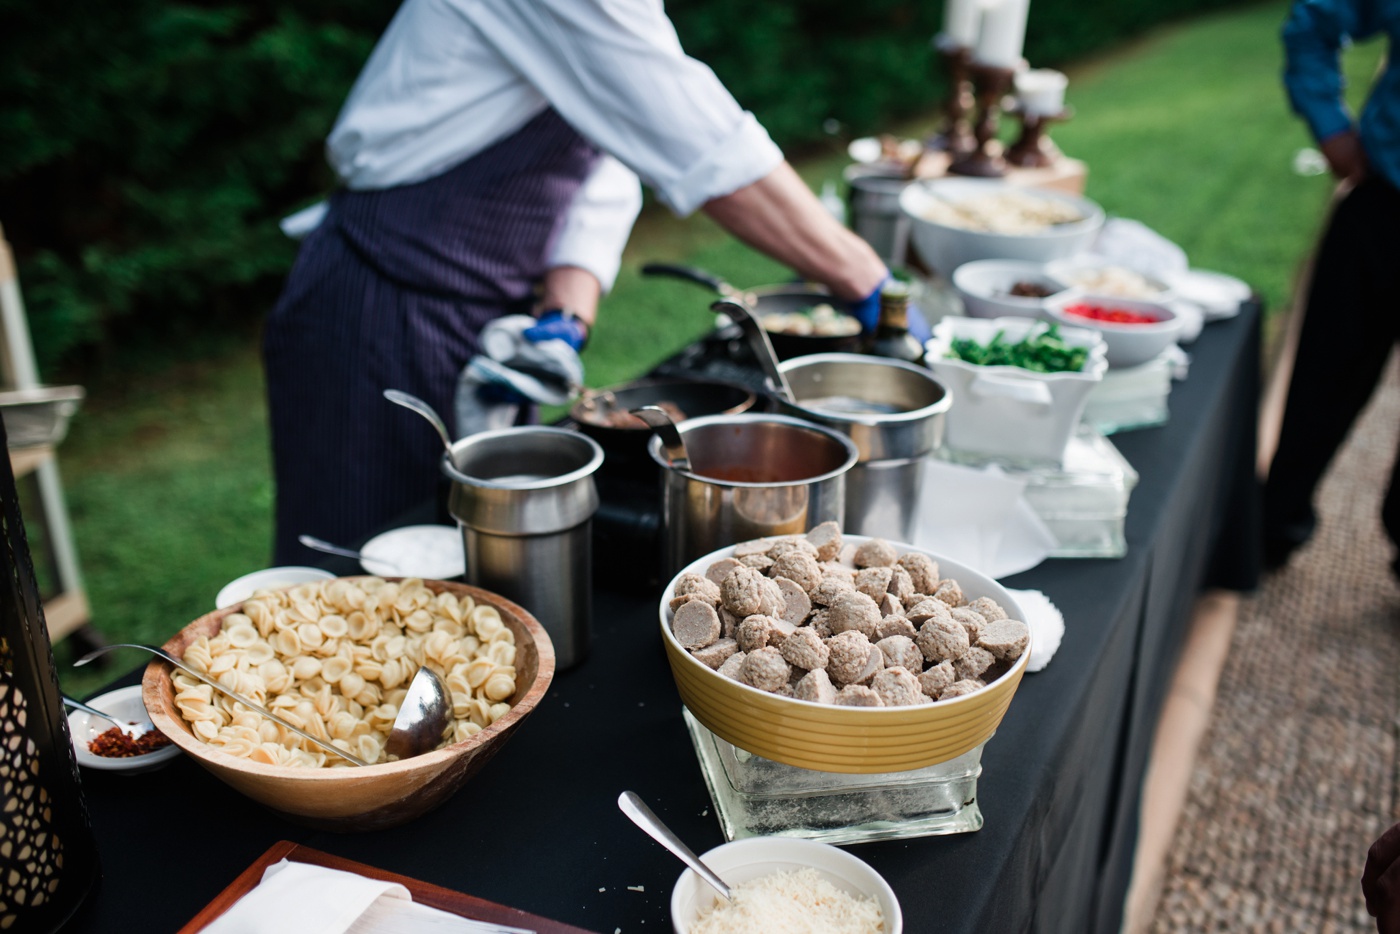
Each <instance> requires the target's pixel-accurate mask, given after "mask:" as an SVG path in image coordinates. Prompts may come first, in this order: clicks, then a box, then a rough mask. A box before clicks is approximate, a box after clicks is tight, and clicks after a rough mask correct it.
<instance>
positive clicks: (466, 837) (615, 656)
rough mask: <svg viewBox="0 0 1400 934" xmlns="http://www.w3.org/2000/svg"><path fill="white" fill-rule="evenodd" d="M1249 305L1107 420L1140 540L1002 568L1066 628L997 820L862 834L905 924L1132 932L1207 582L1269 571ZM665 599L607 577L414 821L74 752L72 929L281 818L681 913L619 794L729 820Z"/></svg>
mask: <svg viewBox="0 0 1400 934" xmlns="http://www.w3.org/2000/svg"><path fill="white" fill-rule="evenodd" d="M1259 317H1260V316H1259V309H1258V307H1257V306H1254V305H1250V306H1247V307H1246V308H1245V309H1244V311H1243V312H1242V313H1241V314H1240V315H1239V316H1238V317H1236V318H1233V319H1231V320H1228V321H1224V322H1219V323H1214V324H1211V325H1208V326H1207V327H1206V329H1205V333H1204V334H1203V335H1202V336H1201V338H1200V339H1199V340H1198V341H1197V342H1196V343H1195V344H1194V345H1193V346H1192V347H1191V348H1190V352H1191V355H1192V357H1193V362H1192V365H1191V373H1190V378H1189V379H1188V380H1187V381H1186V382H1184V383H1179V384H1177V385H1176V386H1175V388H1174V389H1173V391H1172V395H1171V412H1172V416H1171V421H1170V423H1169V424H1168V425H1166V426H1164V427H1162V428H1155V429H1149V430H1143V431H1138V432H1133V433H1128V434H1122V435H1118V436H1115V437H1114V439H1113V440H1114V443H1115V444H1116V445H1117V446H1118V448H1119V449H1120V450H1121V451H1122V453H1123V454H1124V455H1125V456H1126V458H1127V459H1128V460H1129V461H1130V462H1131V463H1132V464H1133V466H1134V467H1135V468H1136V469H1137V470H1138V471H1139V473H1140V475H1141V480H1140V483H1139V485H1138V487H1137V489H1136V491H1135V492H1134V493H1133V495H1132V500H1131V504H1130V508H1129V514H1128V520H1127V530H1126V531H1127V539H1128V542H1129V551H1128V555H1127V557H1125V558H1122V559H1119V560H1051V561H1048V562H1046V563H1044V564H1042V565H1041V566H1040V567H1038V568H1035V569H1034V570H1032V571H1028V572H1026V573H1024V574H1019V575H1017V576H1015V577H1013V578H1010V579H1008V580H1007V581H1006V583H1007V584H1008V586H1011V587H1017V588H1035V589H1039V590H1042V591H1044V592H1045V593H1046V594H1047V595H1048V596H1049V597H1050V598H1051V599H1052V600H1053V601H1054V602H1055V603H1056V604H1057V605H1058V606H1059V607H1060V609H1061V610H1062V611H1063V613H1064V617H1065V620H1066V624H1067V625H1066V633H1065V637H1064V642H1063V644H1062V645H1061V647H1060V649H1059V652H1058V654H1057V655H1056V656H1055V658H1054V661H1053V662H1052V663H1051V664H1050V666H1049V667H1048V668H1047V669H1046V670H1045V671H1043V672H1040V673H1038V674H1032V675H1028V676H1026V678H1025V680H1024V682H1023V683H1022V686H1021V689H1020V691H1019V693H1018V694H1017V696H1016V698H1015V700H1014V701H1013V702H1012V705H1011V708H1010V710H1009V712H1008V713H1007V716H1006V719H1005V720H1004V722H1003V723H1002V725H1001V729H1000V730H999V732H998V733H997V735H996V736H995V737H994V738H993V739H992V740H991V742H990V743H989V744H988V746H987V748H986V751H985V754H984V756H983V759H982V765H983V769H984V771H983V775H982V778H981V782H980V786H979V801H980V805H981V808H982V811H983V813H984V815H985V818H986V825H985V826H984V827H983V828H982V829H981V830H980V831H978V832H976V833H971V834H963V835H958V836H948V837H927V838H921V839H913V840H902V841H894V842H882V843H870V844H863V845H859V846H856V847H853V848H852V850H853V852H855V853H856V854H857V855H859V856H860V857H862V858H863V859H865V860H867V861H868V862H869V863H870V864H871V865H873V866H874V867H875V868H876V869H877V870H879V871H880V872H881V873H882V874H884V876H885V877H886V878H887V879H888V880H889V882H890V884H891V885H892V886H893V887H894V889H895V891H896V893H897V894H898V896H899V899H900V901H901V903H902V905H903V910H904V915H905V919H906V930H908V931H910V932H924V931H934V930H937V931H940V932H959V931H967V932H978V931H981V932H985V931H996V932H1016V931H1064V932H1076V934H1077V932H1087V931H1101V932H1112V931H1117V930H1118V929H1119V926H1120V922H1121V915H1122V907H1123V898H1124V894H1125V892H1126V889H1127V884H1128V879H1129V876H1130V874H1131V869H1132V866H1131V863H1132V855H1133V848H1134V843H1135V840H1136V836H1137V814H1138V807H1139V802H1140V797H1141V789H1142V781H1143V775H1144V771H1145V768H1146V764H1147V756H1148V750H1149V748H1150V745H1151V740H1152V735H1153V731H1154V729H1155V726H1156V722H1157V717H1158V713H1159V711H1160V709H1161V705H1162V701H1163V696H1164V693H1165V689H1166V686H1167V683H1168V680H1169V677H1170V674H1171V672H1172V670H1173V668H1174V667H1175V663H1176V660H1177V657H1178V654H1179V649H1180V646H1181V642H1182V639H1183V636H1184V633H1185V624H1186V621H1187V619H1188V617H1189V614H1190V611H1191V607H1192V603H1193V601H1194V598H1195V597H1196V595H1197V593H1198V592H1199V591H1200V590H1201V589H1202V587H1204V586H1211V585H1222V586H1228V587H1234V588H1237V589H1248V588H1250V587H1252V586H1253V584H1254V579H1255V576H1256V573H1257V566H1258V555H1257V550H1256V548H1255V546H1254V542H1253V536H1252V534H1250V531H1251V530H1252V529H1253V528H1254V521H1255V518H1256V513H1255V510H1256V508H1257V501H1256V489H1255V483H1254V478H1253V467H1254V447H1255V446H1254V439H1255V429H1254V425H1255V414H1256V404H1257V397H1258V384H1259V370H1258V362H1259ZM599 557H600V558H601V559H603V560H606V555H603V556H599ZM546 573H547V571H546ZM658 597H659V594H658V593H657V592H656V591H655V590H654V589H652V588H631V589H625V590H623V591H618V592H610V591H602V592H599V593H598V594H597V597H596V601H595V610H594V624H595V636H594V642H593V649H592V654H591V656H590V657H589V658H588V659H587V660H586V662H585V663H583V664H582V665H580V666H579V667H577V668H576V669H574V670H572V671H568V672H564V673H561V674H560V675H558V677H556V679H555V681H554V685H553V687H552V689H551V690H550V692H549V694H548V697H547V698H546V699H545V700H544V701H543V702H542V703H541V704H540V706H539V708H538V709H537V710H536V711H535V713H534V714H533V715H532V716H531V718H530V719H529V720H528V721H526V723H525V724H524V725H523V727H522V728H521V729H520V731H519V732H518V733H517V735H516V736H515V738H513V739H512V740H511V742H510V744H509V745H508V746H507V747H506V748H505V749H504V750H503V751H502V752H501V754H500V755H499V756H498V757H497V758H496V759H494V760H493V761H492V762H491V763H490V764H489V765H487V767H486V768H485V769H484V770H483V771H482V773H481V774H480V775H478V776H477V777H476V778H474V779H472V781H471V782H470V783H468V785H467V786H466V787H465V788H464V789H463V790H462V791H461V792H460V793H458V795H457V796H456V797H455V798H454V799H452V800H451V801H449V802H448V803H447V804H446V805H444V806H443V807H442V808H440V809H439V810H438V811H435V812H433V813H431V814H429V815H427V816H425V817H422V818H420V819H418V820H417V821H414V822H413V823H410V824H409V825H407V826H405V827H401V828H398V829H395V830H388V831H381V832H376V833H366V834H350V835H337V834H333V833H326V832H320V831H312V830H308V829H305V828H302V827H299V826H297V825H295V824H292V823H289V822H288V821H286V820H283V819H281V818H279V817H276V816H274V815H272V814H271V813H270V812H268V811H266V810H264V809H262V808H261V807H259V806H258V805H255V804H253V803H252V802H250V801H248V800H247V799H245V798H243V797H241V796H240V795H238V794H237V793H235V792H234V791H233V790H231V789H230V788H228V787H227V786H225V785H224V784H222V783H221V782H219V781H218V780H216V779H215V778H213V777H212V776H210V775H208V774H207V773H205V772H204V771H202V770H201V769H200V768H199V767H198V766H196V765H195V764H194V763H193V762H191V761H189V760H187V759H184V758H181V759H178V760H176V761H175V762H174V763H173V764H172V765H170V766H169V767H168V768H166V769H164V770H162V771H159V772H155V773H151V774H148V775H141V776H137V777H123V776H120V775H114V774H110V773H100V772H85V773H84V775H83V782H84V790H85V792H86V795H87V801H88V805H89V808H90V810H91V813H92V822H93V825H94V828H95V831H96V834H97V838H98V842H99V847H100V851H101V855H102V863H103V872H104V878H103V881H102V883H101V885H100V887H99V889H98V891H97V893H96V895H95V897H93V898H92V899H91V900H90V901H89V903H88V904H87V905H86V906H85V907H84V908H83V909H82V910H81V912H80V913H79V915H78V916H77V917H76V918H75V919H74V921H73V922H72V924H71V926H70V930H72V931H84V932H86V931H125V930H131V929H132V927H133V925H139V927H140V929H141V930H148V931H170V930H174V929H176V928H178V927H179V926H180V925H181V924H183V923H184V922H185V921H187V920H188V919H190V918H192V917H193V916H194V915H195V914H196V913H198V911H199V910H200V908H201V907H202V906H204V905H205V904H206V903H207V902H208V901H210V900H211V899H212V898H214V897H215V896H216V895H217V894H218V893H219V892H220V891H221V890H222V889H223V888H224V886H226V885H227V884H228V883H229V882H230V881H232V880H233V879H234V877H235V876H237V875H238V874H239V873H240V872H241V871H242V870H243V869H244V868H245V867H246V866H248V865H249V864H250V863H252V862H253V861H254V860H256V859H257V858H258V856H259V855H260V854H262V853H263V851H265V850H266V849H267V848H268V847H269V846H271V845H272V844H274V843H276V842H277V841H279V840H284V839H285V840H291V841H296V842H299V843H302V844H305V845H308V846H311V847H315V848H317V849H320V850H324V851H327V852H329V853H332V854H335V855H338V856H342V857H345V858H348V859H352V860H356V861H359V862H362V863H368V864H371V865H374V866H377V867H379V868H382V869H385V870H389V871H392V872H397V873H401V874H404V875H408V876H412V877H415V878H417V879H420V880H423V881H426V882H430V883H435V884H438V885H442V886H446V887H448V888H452V889H457V890H460V891H463V892H467V893H470V894H472V895H476V896H479V897H482V898H486V899H490V900H493V901H497V902H502V903H505V904H508V905H512V906H515V907H518V908H522V909H525V910H527V911H531V912H535V913H537V914H541V915H545V916H549V917H553V918H557V919H559V920H561V921H565V922H569V923H572V924H576V925H580V926H582V927H585V928H589V929H592V930H596V931H601V932H614V931H629V932H636V931H641V932H646V931H666V930H669V929H670V928H669V920H668V919H669V916H668V899H669V897H670V891H671V887H672V884H673V883H674V881H675V879H676V877H677V875H678V873H679V872H680V868H681V867H680V865H679V863H677V862H676V861H675V860H674V859H673V858H672V857H671V856H670V855H669V854H667V853H666V852H665V851H663V850H662V849H661V848H660V847H659V846H657V845H656V844H654V843H653V842H652V841H651V840H649V839H648V838H646V837H645V836H643V835H642V833H641V832H640V831H638V830H637V829H636V828H634V827H633V826H632V825H631V824H630V823H629V822H628V821H627V819H626V818H625V817H623V816H622V814H621V813H620V812H619V811H618V810H617V807H616V805H615V803H614V802H615V800H616V798H617V796H618V793H619V792H621V791H622V790H624V789H632V790H635V791H636V792H638V793H639V794H640V795H641V796H642V797H643V798H644V799H645V800H647V801H648V802H649V803H650V804H651V806H652V807H653V809H654V810H655V811H656V812H657V813H658V814H659V815H660V816H661V817H662V818H663V819H664V820H666V821H667V822H668V823H669V824H670V825H671V826H672V827H673V828H674V829H675V830H676V831H677V832H678V833H679V834H680V835H681V836H682V837H683V838H684V839H686V840H687V841H689V842H690V844H691V846H692V847H693V848H694V849H696V850H697V851H703V850H705V849H707V848H709V847H711V846H715V845H718V844H719V843H721V842H723V841H722V838H721V834H720V829H719V824H718V823H717V821H716V817H715V812H714V810H713V807H712V805H711V803H710V800H709V797H708V794H707V792H706V789H705V783H704V780H703V779H702V777H701V773H700V769H699V766H698V764H697V762H696V758H695V754H694V752H693V750H692V748H691V745H690V741H689V738H688V736H687V733H686V730H685V729H684V727H683V725H682V722H681V707H680V701H679V699H678V697H677V695H676V691H675V687H674V685H673V684H672V681H671V676H670V673H669V670H668V668H667V665H666V661H665V658H664V656H663V654H662V649H661V645H660V642H659V640H658V637H657V632H656V628H657V619H656V605H657V602H658ZM182 622H183V621H181V620H172V621H171V624H170V629H171V631H172V632H173V631H174V630H175V629H176V628H178V626H179V625H180V624H181V623H182ZM132 680H134V676H128V678H126V679H124V681H126V682H130V681H132Z"/></svg>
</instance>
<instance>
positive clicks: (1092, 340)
mask: <svg viewBox="0 0 1400 934" xmlns="http://www.w3.org/2000/svg"><path fill="white" fill-rule="evenodd" d="M1045 326H1046V324H1045V322H1044V321H1040V320H1032V319H1030V318H995V319H985V318H944V319H943V320H942V321H940V322H939V323H938V325H937V326H936V327H934V329H933V338H932V339H931V340H929V342H928V343H927V344H926V345H925V346H926V348H927V350H928V353H927V354H926V356H925V357H924V362H925V363H926V364H927V365H928V367H929V369H931V370H933V373H934V375H935V376H937V377H938V379H939V381H940V382H942V383H943V385H945V386H947V387H949V388H950V389H951V390H952V392H953V399H954V400H955V401H954V403H953V407H952V408H951V409H949V410H948V421H947V425H946V429H947V431H946V434H945V435H944V443H945V444H946V445H948V446H949V447H950V448H952V449H953V450H955V451H967V452H975V453H979V454H989V455H993V456H1002V457H1007V458H1010V459H1012V460H1015V461H1018V462H1019V461H1031V462H1037V463H1045V462H1050V463H1055V464H1059V463H1061V462H1062V461H1063V459H1064V453H1065V447H1066V446H1067V445H1068V444H1069V439H1070V437H1071V436H1072V435H1073V434H1074V427H1075V425H1077V424H1078V423H1079V416H1080V415H1081V414H1083V412H1084V406H1085V404H1086V403H1087V402H1088V400H1089V393H1090V391H1092V390H1093V388H1094V387H1095V386H1097V385H1098V384H1099V382H1101V381H1102V380H1103V375H1104V373H1105V372H1107V371H1108V359H1107V357H1106V348H1105V346H1104V339H1103V336H1102V335H1100V334H1099V332H1097V331H1094V330H1090V329H1088V328H1079V327H1061V328H1060V335H1061V337H1063V338H1064V340H1065V342H1066V343H1068V344H1070V345H1071V346H1076V347H1084V348H1086V349H1088V351H1089V357H1088V359H1087V360H1086V361H1085V363H1084V368H1083V369H1082V370H1080V371H1079V372H1068V373H1033V372H1031V371H1030V370H1025V369H1022V368H1021V367H1015V366H978V365H975V364H971V363H967V362H965V361H962V360H953V359H949V358H948V357H947V356H946V354H947V351H948V347H949V345H951V343H952V342H953V341H954V340H958V339H963V338H971V339H973V340H976V341H979V342H981V343H984V344H985V343H987V342H988V341H990V340H991V339H992V338H993V337H994V336H995V335H996V333H997V332H998V331H1002V332H1004V336H1005V339H1006V340H1007V341H1008V342H1010V343H1016V342H1018V341H1020V340H1022V339H1023V338H1025V337H1026V336H1027V335H1028V334H1030V333H1031V332H1032V331H1033V330H1041V329H1044V328H1045Z"/></svg>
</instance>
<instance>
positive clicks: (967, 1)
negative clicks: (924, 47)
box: [943, 0, 982, 49]
mask: <svg viewBox="0 0 1400 934" xmlns="http://www.w3.org/2000/svg"><path fill="white" fill-rule="evenodd" d="M981 17H982V4H981V2H980V0H944V6H943V35H944V37H945V38H946V40H947V42H948V44H949V45H950V46H952V47H953V48H964V49H970V48H972V45H973V43H975V42H976V41H977V27H978V25H979V20H980V19H981Z"/></svg>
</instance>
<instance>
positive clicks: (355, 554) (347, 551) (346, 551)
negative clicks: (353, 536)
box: [297, 535, 403, 573]
mask: <svg viewBox="0 0 1400 934" xmlns="http://www.w3.org/2000/svg"><path fill="white" fill-rule="evenodd" d="M297 541H299V542H301V543H302V544H303V545H305V546H306V547H307V548H310V549H311V550H312V551H319V552H322V553H323V554H328V555H339V556H340V557H342V558H354V559H355V560H356V561H359V562H361V563H363V562H365V561H372V562H374V563H375V564H387V565H388V566H389V567H391V568H393V569H394V570H396V571H399V572H400V573H402V572H403V568H401V567H399V566H398V565H397V564H395V563H394V562H392V561H389V560H388V559H386V558H375V557H373V556H370V555H366V554H365V553H364V552H360V551H356V550H355V549H353V548H341V547H340V546H339V545H332V544H331V543H330V542H328V541H326V540H325V539H322V538H317V537H316V536H314V535H298V536H297Z"/></svg>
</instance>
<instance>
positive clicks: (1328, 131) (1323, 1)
mask: <svg viewBox="0 0 1400 934" xmlns="http://www.w3.org/2000/svg"><path fill="white" fill-rule="evenodd" d="M1373 28H1374V27H1371V26H1370V25H1369V24H1368V23H1366V22H1364V21H1363V19H1362V17H1361V11H1360V10H1359V8H1358V5H1357V4H1355V3H1354V2H1351V0H1295V2H1294V4H1293V7H1292V9H1291V10H1290V11H1289V14H1288V19H1287V21H1286V22H1285V23H1284V25H1283V48H1284V57H1285V63H1284V71H1283V83H1284V86H1285V87H1286V88H1287V89H1288V99H1289V101H1290V102H1291V103H1292V105H1293V109H1294V110H1295V111H1296V112H1297V113H1298V115H1299V116H1300V117H1302V118H1303V119H1304V120H1305V121H1306V122H1307V124H1308V128H1309V129H1310V130H1311V131H1312V134H1313V137H1314V138H1315V139H1317V140H1318V141H1319V142H1321V141H1323V140H1326V139H1327V138H1328V137H1331V136H1335V135H1337V134H1338V133H1341V132H1342V131H1343V130H1346V129H1348V128H1350V127H1351V126H1352V115H1351V113H1350V112H1349V111H1348V110H1347V107H1346V101H1345V98H1344V97H1343V94H1342V92H1343V89H1344V87H1345V85H1344V79H1343V77H1342V69H1341V50H1342V49H1343V48H1344V47H1345V46H1346V45H1347V44H1348V43H1349V42H1350V41H1351V39H1353V38H1356V39H1363V38H1366V37H1367V36H1368V35H1370V33H1371V32H1372V31H1373Z"/></svg>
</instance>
